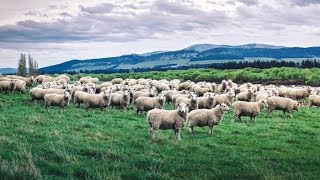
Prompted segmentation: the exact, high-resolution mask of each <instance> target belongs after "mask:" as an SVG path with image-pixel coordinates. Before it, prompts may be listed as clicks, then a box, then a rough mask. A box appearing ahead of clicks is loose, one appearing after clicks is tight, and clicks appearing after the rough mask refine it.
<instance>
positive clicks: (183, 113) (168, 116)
mask: <svg viewBox="0 0 320 180" xmlns="http://www.w3.org/2000/svg"><path fill="white" fill-rule="evenodd" d="M187 114H188V105H187V104H184V103H181V104H179V105H178V107H177V109H175V110H163V109H153V110H150V111H149V112H148V114H147V120H148V123H149V127H150V129H149V130H150V137H151V138H152V139H154V138H155V131H156V130H158V129H163V130H165V129H173V130H174V133H175V138H176V139H178V140H179V141H181V137H180V136H181V135H180V132H181V128H182V127H183V126H184V125H185V123H186V119H187Z"/></svg>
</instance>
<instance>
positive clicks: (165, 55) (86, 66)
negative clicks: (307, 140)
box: [0, 44, 320, 74]
mask: <svg viewBox="0 0 320 180" xmlns="http://www.w3.org/2000/svg"><path fill="white" fill-rule="evenodd" d="M304 59H319V60H320V47H306V48H303V47H284V46H274V45H267V44H244V45H236V46H231V45H215V44H196V45H192V46H189V47H187V48H184V49H181V50H177V51H155V52H150V53H144V54H129V55H122V56H117V57H106V58H98V59H86V60H78V59H75V60H70V61H66V62H64V63H61V64H57V65H53V66H48V67H43V68H41V69H40V72H41V73H53V72H71V71H72V72H79V71H80V70H88V71H94V70H110V71H114V70H131V69H146V68H155V67H160V68H178V67H182V66H194V65H209V64H213V63H221V62H228V61H236V62H239V61H254V60H280V61H301V60H304ZM0 73H1V69H0ZM2 74H4V73H2Z"/></svg>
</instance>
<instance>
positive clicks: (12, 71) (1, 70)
mask: <svg viewBox="0 0 320 180" xmlns="http://www.w3.org/2000/svg"><path fill="white" fill-rule="evenodd" d="M17 72H18V69H16V68H0V74H15V73H17Z"/></svg>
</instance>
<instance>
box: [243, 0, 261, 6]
mask: <svg viewBox="0 0 320 180" xmlns="http://www.w3.org/2000/svg"><path fill="white" fill-rule="evenodd" d="M238 1H239V2H241V3H243V4H245V5H247V6H254V5H257V4H258V0H238Z"/></svg>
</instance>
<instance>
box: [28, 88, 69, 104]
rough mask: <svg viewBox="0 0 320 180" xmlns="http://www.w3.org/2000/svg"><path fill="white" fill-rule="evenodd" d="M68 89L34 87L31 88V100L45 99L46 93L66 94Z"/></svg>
mask: <svg viewBox="0 0 320 180" xmlns="http://www.w3.org/2000/svg"><path fill="white" fill-rule="evenodd" d="M65 91H69V90H67V89H52V88H48V89H42V88H32V89H31V90H30V96H31V101H34V100H44V96H45V95H46V94H64V92H65Z"/></svg>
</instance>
